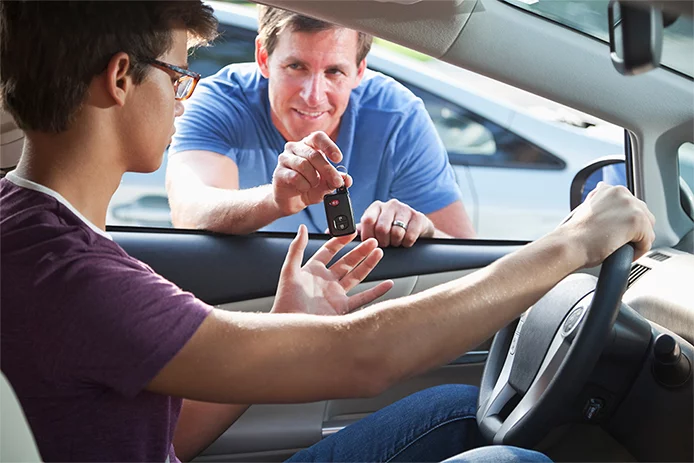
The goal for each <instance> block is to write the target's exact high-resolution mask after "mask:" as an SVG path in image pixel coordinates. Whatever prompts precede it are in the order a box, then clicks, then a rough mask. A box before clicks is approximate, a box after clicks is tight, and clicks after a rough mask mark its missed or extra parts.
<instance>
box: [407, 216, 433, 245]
mask: <svg viewBox="0 0 694 463" xmlns="http://www.w3.org/2000/svg"><path fill="white" fill-rule="evenodd" d="M427 220H428V219H427V217H426V216H425V215H424V214H412V218H411V219H410V223H409V224H407V233H405V237H404V238H403V240H402V245H403V246H404V247H406V248H411V247H412V246H413V245H414V243H415V242H416V241H417V240H418V239H419V237H420V236H422V233H424V230H425V229H426V226H427Z"/></svg>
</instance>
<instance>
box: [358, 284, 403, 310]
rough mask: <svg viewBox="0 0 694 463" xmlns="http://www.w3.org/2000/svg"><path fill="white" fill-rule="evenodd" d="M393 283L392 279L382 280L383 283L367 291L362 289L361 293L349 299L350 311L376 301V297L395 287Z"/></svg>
mask: <svg viewBox="0 0 694 463" xmlns="http://www.w3.org/2000/svg"><path fill="white" fill-rule="evenodd" d="M393 284H394V283H393V282H392V281H391V280H387V281H382V282H381V283H379V284H377V285H376V286H374V287H373V288H371V289H367V290H366V291H362V292H361V293H359V294H355V295H354V296H351V297H350V298H349V299H348V300H347V307H348V308H349V311H350V312H352V311H353V310H356V309H358V308H359V307H362V306H364V305H366V304H370V303H371V302H373V301H375V300H376V299H378V298H379V297H381V296H383V295H384V294H385V293H387V292H388V291H390V289H391V288H392V287H393Z"/></svg>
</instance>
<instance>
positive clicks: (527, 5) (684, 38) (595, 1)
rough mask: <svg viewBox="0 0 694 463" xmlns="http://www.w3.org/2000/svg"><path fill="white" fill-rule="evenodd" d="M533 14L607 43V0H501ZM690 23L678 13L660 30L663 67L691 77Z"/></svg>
mask: <svg viewBox="0 0 694 463" xmlns="http://www.w3.org/2000/svg"><path fill="white" fill-rule="evenodd" d="M504 1H506V2H508V3H511V4H513V5H516V6H518V7H520V8H523V9H525V10H528V11H531V12H533V13H535V14H537V15H540V16H543V17H545V18H547V19H551V20H553V21H556V22H558V23H560V24H563V25H565V26H569V27H571V28H573V29H576V30H578V31H581V32H584V33H586V34H588V35H591V36H593V37H595V38H597V39H600V40H602V41H604V42H609V29H608V26H607V22H608V16H607V6H608V4H609V3H610V2H609V0H578V1H577V0H504ZM693 56H694V22H692V18H687V17H685V16H680V17H679V18H677V19H676V20H675V22H674V23H673V24H671V25H670V26H668V27H666V28H665V30H664V32H663V53H662V56H661V63H662V65H663V66H665V67H667V68H670V69H674V70H675V71H678V72H681V73H683V74H687V75H688V76H690V77H694V59H692V57H693Z"/></svg>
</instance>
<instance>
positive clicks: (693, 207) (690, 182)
mask: <svg viewBox="0 0 694 463" xmlns="http://www.w3.org/2000/svg"><path fill="white" fill-rule="evenodd" d="M677 155H678V156H677V157H678V160H679V171H680V190H681V195H682V198H681V199H682V207H684V210H685V211H686V212H687V213H688V214H689V216H690V217H691V218H692V219H694V143H689V142H687V143H683V144H682V146H680V148H679V150H678V151H677Z"/></svg>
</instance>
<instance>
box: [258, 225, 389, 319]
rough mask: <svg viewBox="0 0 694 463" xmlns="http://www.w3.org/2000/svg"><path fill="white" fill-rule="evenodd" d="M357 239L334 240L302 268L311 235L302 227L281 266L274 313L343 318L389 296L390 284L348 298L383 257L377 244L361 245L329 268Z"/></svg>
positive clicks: (341, 238)
mask: <svg viewBox="0 0 694 463" xmlns="http://www.w3.org/2000/svg"><path fill="white" fill-rule="evenodd" d="M355 236H356V235H347V236H341V237H339V238H333V239H331V240H330V241H328V242H327V243H325V244H324V245H323V246H321V248H320V249H319V250H318V251H317V252H316V253H315V254H314V255H313V257H311V259H309V261H308V262H307V263H306V265H304V266H303V267H302V266H301V262H302V260H303V257H304V250H305V249H306V245H307V244H308V231H307V229H306V227H305V226H304V225H300V226H299V233H298V234H297V236H296V238H294V240H293V241H292V243H291V244H290V245H289V251H288V252H287V257H286V259H285V261H284V265H283V266H282V273H281V274H280V281H279V285H278V287H277V295H276V297H275V304H274V306H273V308H272V312H273V313H308V314H314V315H344V314H346V313H349V312H351V311H353V310H355V309H357V308H359V307H361V306H363V305H365V304H368V303H369V302H372V301H373V300H374V299H376V298H378V297H380V296H382V295H384V294H385V293H386V292H388V291H389V290H390V288H392V287H393V282H392V281H390V280H388V281H384V282H382V283H380V284H378V285H376V286H375V287H373V288H371V289H368V290H366V291H364V292H361V293H359V294H355V295H353V296H350V297H348V296H347V292H348V291H349V290H351V289H352V288H354V287H355V286H357V285H358V284H359V283H360V282H361V281H362V280H363V279H364V278H366V276H367V275H368V274H369V273H371V270H373V269H374V267H376V264H378V262H379V261H380V260H381V258H382V257H383V251H382V250H381V249H379V248H378V247H377V243H376V240H368V241H364V242H362V243H361V244H360V245H359V246H357V247H356V248H354V249H352V250H351V251H350V252H348V253H347V254H345V255H344V256H343V257H342V258H341V259H340V260H338V261H337V262H335V263H334V264H333V265H331V266H330V268H328V267H327V265H328V263H329V262H330V260H331V259H332V258H333V257H334V256H335V255H336V254H337V253H338V252H339V251H340V249H342V248H343V247H344V246H345V245H346V244H347V243H349V242H350V241H352V240H353V239H354V238H355Z"/></svg>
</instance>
